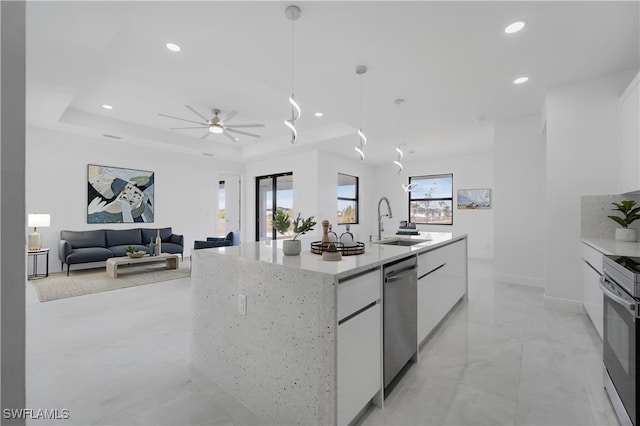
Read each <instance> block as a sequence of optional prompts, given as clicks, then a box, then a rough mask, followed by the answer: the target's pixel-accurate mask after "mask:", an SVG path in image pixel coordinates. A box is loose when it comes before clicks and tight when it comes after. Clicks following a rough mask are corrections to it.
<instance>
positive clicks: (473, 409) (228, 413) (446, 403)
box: [26, 260, 618, 426]
mask: <svg viewBox="0 0 640 426" xmlns="http://www.w3.org/2000/svg"><path fill="white" fill-rule="evenodd" d="M189 285H190V282H189V279H182V280H176V281H169V282H164V283H156V284H153V285H144V286H139V287H131V288H126V289H120V290H116V291H110V292H105V293H98V294H92V295H87V296H81V297H76V298H70V299H62V300H57V301H52V302H46V303H40V302H39V301H38V299H37V296H36V294H35V290H34V289H33V287H32V286H31V285H30V284H29V283H27V284H26V292H27V302H26V310H27V358H26V363H27V364H26V367H27V406H28V407H33V408H59V409H62V408H67V409H69V411H70V415H71V417H70V419H68V420H57V421H55V420H52V421H45V420H30V421H28V422H27V424H29V425H45V424H52V425H58V424H59V425H65V426H70V425H88V424H95V425H260V424H261V422H260V419H259V418H258V417H256V416H255V415H254V414H253V413H251V412H250V411H249V410H248V409H247V408H246V407H244V406H243V405H242V404H241V403H239V402H238V401H237V400H235V399H234V398H232V397H231V396H230V395H228V394H227V393H226V392H224V390H222V389H220V388H219V387H218V386H217V385H216V384H215V383H213V382H211V381H210V380H208V379H207V378H206V377H204V376H203V375H202V374H201V373H200V372H198V371H197V370H196V369H195V368H193V367H191V366H190V364H189V350H190V344H191V343H190V332H189V330H190V321H191V317H190V307H189V306H190V292H189ZM212 332H213V331H212ZM601 354H602V342H601V340H600V338H599V336H598V334H597V333H596V331H595V329H594V327H593V325H592V324H591V323H590V320H589V319H588V318H587V317H586V316H585V315H579V314H571V313H565V312H559V311H554V310H549V309H547V308H545V307H544V303H543V290H542V289H540V288H534V287H526V286H518V285H513V284H508V283H501V282H496V281H495V280H494V279H493V268H492V264H491V262H487V261H476V260H471V261H470V263H469V292H468V298H467V300H465V301H463V302H462V303H460V304H459V305H458V306H457V307H456V308H455V309H454V311H453V312H452V313H451V314H450V315H449V316H448V317H447V318H446V320H445V322H444V323H443V324H442V326H441V327H440V328H439V329H438V330H437V331H436V332H435V333H434V335H433V336H432V337H431V339H429V341H428V342H426V344H425V345H423V347H422V348H421V351H420V354H419V357H418V363H417V364H413V365H411V366H410V368H408V370H407V371H406V374H405V375H404V377H403V378H402V380H400V381H399V382H398V384H397V386H396V387H395V388H394V390H393V391H392V392H391V394H390V395H388V397H387V398H386V399H385V402H384V404H385V408H384V409H382V410H381V409H378V408H371V409H369V410H368V412H367V414H366V415H365V416H364V418H363V419H362V420H361V422H362V424H365V425H573V424H581V425H602V426H608V425H617V424H618V423H617V420H616V417H615V414H614V412H613V409H612V408H611V404H610V402H609V400H608V398H607V396H606V393H605V392H604V390H603V388H602V355H601Z"/></svg>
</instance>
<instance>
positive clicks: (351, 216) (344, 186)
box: [338, 173, 358, 225]
mask: <svg viewBox="0 0 640 426" xmlns="http://www.w3.org/2000/svg"><path fill="white" fill-rule="evenodd" d="M353 223H358V177H357V176H350V175H345V174H342V173H338V225H346V224H353Z"/></svg>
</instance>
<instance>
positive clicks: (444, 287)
mask: <svg viewBox="0 0 640 426" xmlns="http://www.w3.org/2000/svg"><path fill="white" fill-rule="evenodd" d="M429 255H432V256H431V258H432V259H439V262H437V263H436V264H431V265H430V268H432V269H431V270H430V271H428V272H426V275H424V274H423V275H421V278H419V279H418V342H422V341H423V340H424V339H425V337H427V335H429V333H431V331H432V330H433V329H434V328H435V327H436V326H437V325H438V323H439V322H440V321H441V320H442V319H443V318H444V317H445V315H447V313H448V312H449V311H450V310H451V308H453V306H454V305H455V304H456V302H458V300H460V298H462V297H463V296H464V294H465V293H466V291H467V244H466V240H461V241H457V242H455V243H452V244H449V245H446V246H444V247H441V248H438V249H436V250H434V251H432V252H427V253H425V254H423V255H421V256H427V257H426V258H425V260H426V259H427V258H428V256H429ZM418 262H420V258H418Z"/></svg>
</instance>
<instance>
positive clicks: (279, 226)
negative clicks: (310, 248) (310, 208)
mask: <svg viewBox="0 0 640 426" xmlns="http://www.w3.org/2000/svg"><path fill="white" fill-rule="evenodd" d="M313 218H314V216H311V217H309V218H307V219H302V218H301V217H300V213H298V217H296V219H295V220H294V221H293V238H292V239H290V240H285V241H283V243H282V251H283V253H284V254H285V255H287V256H295V255H298V254H300V252H301V251H302V243H301V242H300V240H298V239H297V238H298V237H299V236H300V235H303V234H306V233H307V232H309V231H313V227H314V226H315V225H316V222H314V221H313ZM271 224H272V225H273V227H274V228H275V229H276V231H278V232H279V233H280V234H282V235H287V233H288V232H289V227H290V226H291V217H290V216H289V213H286V212H285V211H284V210H277V211H276V214H275V215H273V221H272V222H271Z"/></svg>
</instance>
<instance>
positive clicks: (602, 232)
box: [580, 195, 640, 239]
mask: <svg viewBox="0 0 640 426" xmlns="http://www.w3.org/2000/svg"><path fill="white" fill-rule="evenodd" d="M622 200H634V201H635V202H636V203H638V205H639V206H640V195H584V196H582V197H581V211H580V213H581V214H580V216H581V221H580V231H581V232H580V233H581V235H582V236H583V237H587V238H611V239H613V236H614V233H615V229H616V228H618V227H619V225H618V224H617V223H615V222H614V221H613V220H611V219H609V218H608V217H607V216H609V215H617V216H620V212H615V211H614V210H612V209H613V205H612V204H611V203H613V202H616V203H619V202H620V201H622ZM630 228H636V229H637V228H640V220H637V221H636V222H634V223H633V224H631V226H630Z"/></svg>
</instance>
